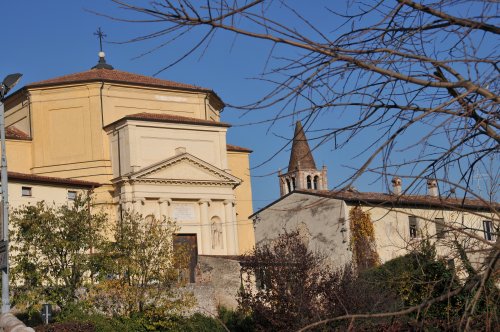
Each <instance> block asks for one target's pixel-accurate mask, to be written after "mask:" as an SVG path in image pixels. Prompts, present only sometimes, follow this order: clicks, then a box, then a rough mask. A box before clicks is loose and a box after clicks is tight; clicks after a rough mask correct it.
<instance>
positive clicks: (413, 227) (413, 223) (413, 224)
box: [408, 216, 418, 239]
mask: <svg viewBox="0 0 500 332" xmlns="http://www.w3.org/2000/svg"><path fill="white" fill-rule="evenodd" d="M408 220H409V223H410V239H415V238H417V237H418V220H417V217H415V216H409V217H408Z"/></svg>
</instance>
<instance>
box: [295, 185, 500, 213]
mask: <svg viewBox="0 0 500 332" xmlns="http://www.w3.org/2000/svg"><path fill="white" fill-rule="evenodd" d="M295 192H296V193H302V194H312V195H317V196H322V197H329V198H334V199H341V200H344V201H346V202H355V203H369V204H371V205H391V206H395V207H396V206H403V205H404V206H419V207H428V208H435V207H439V208H463V209H480V210H483V209H487V210H490V209H491V206H492V205H493V206H494V207H496V206H498V205H499V204H498V203H496V202H493V203H491V204H488V203H487V202H483V201H481V200H478V199H462V198H453V197H448V198H446V197H432V196H425V195H400V196H397V195H393V194H384V193H374V192H358V191H351V190H333V191H329V190H296V191H295ZM498 207H500V206H498Z"/></svg>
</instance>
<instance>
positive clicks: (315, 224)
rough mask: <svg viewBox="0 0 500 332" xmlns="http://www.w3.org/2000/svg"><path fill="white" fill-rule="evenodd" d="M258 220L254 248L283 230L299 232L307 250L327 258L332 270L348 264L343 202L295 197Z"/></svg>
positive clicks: (346, 221) (280, 203)
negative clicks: (306, 244) (304, 238)
mask: <svg viewBox="0 0 500 332" xmlns="http://www.w3.org/2000/svg"><path fill="white" fill-rule="evenodd" d="M258 219H259V220H260V221H258V222H257V223H256V226H255V241H256V243H257V245H259V244H262V243H265V242H266V241H272V239H275V238H277V237H278V236H279V235H280V234H283V233H284V232H285V230H287V231H292V230H295V229H299V230H300V232H301V234H306V235H307V234H308V238H309V243H308V245H309V248H310V249H311V250H314V251H319V252H320V253H323V254H325V255H327V256H328V257H329V258H330V260H331V262H332V265H333V266H335V267H341V266H343V265H345V264H346V263H348V262H349V261H350V260H351V257H352V253H351V251H350V249H349V232H348V220H347V218H346V205H345V203H344V202H343V201H340V200H334V199H324V198H321V197H317V196H312V195H303V194H297V193H294V194H292V195H290V196H287V197H285V198H284V199H282V200H281V201H279V202H278V203H276V204H274V205H272V206H271V207H269V208H267V209H265V210H263V211H261V212H259V214H258ZM343 221H345V222H343ZM343 230H344V231H343Z"/></svg>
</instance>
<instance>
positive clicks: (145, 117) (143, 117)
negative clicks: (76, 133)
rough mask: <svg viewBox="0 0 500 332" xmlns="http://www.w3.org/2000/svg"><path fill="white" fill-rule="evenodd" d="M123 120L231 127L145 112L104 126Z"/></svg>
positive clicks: (219, 123) (223, 123)
mask: <svg viewBox="0 0 500 332" xmlns="http://www.w3.org/2000/svg"><path fill="white" fill-rule="evenodd" d="M124 120H138V121H153V122H155V121H156V122H169V123H183V124H192V125H202V126H216V127H231V125H230V124H229V123H225V122H215V121H210V120H203V119H197V118H189V117H187V116H180V115H172V114H157V113H145V112H144V113H137V114H131V115H126V116H124V117H123V118H121V119H118V120H116V121H114V122H112V123H110V124H108V125H107V126H106V127H109V126H112V125H114V124H116V123H118V122H120V121H124ZM106 127H104V128H106Z"/></svg>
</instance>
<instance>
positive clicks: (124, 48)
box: [0, 0, 386, 210]
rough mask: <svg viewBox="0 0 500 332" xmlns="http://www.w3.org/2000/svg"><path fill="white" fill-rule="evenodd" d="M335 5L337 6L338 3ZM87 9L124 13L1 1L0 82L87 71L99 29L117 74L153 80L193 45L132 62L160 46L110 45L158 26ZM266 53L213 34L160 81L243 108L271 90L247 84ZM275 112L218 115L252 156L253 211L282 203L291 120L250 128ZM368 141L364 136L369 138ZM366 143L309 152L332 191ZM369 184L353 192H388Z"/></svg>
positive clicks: (93, 3)
mask: <svg viewBox="0 0 500 332" xmlns="http://www.w3.org/2000/svg"><path fill="white" fill-rule="evenodd" d="M298 3H301V2H300V1H299V2H298ZM302 4H304V5H302V8H301V10H302V11H301V13H302V14H303V15H306V16H307V15H309V14H310V15H312V13H311V12H310V10H311V9H310V8H309V7H310V6H307V2H302ZM334 6H339V5H338V3H335V4H334ZM86 9H87V10H91V11H92V10H93V11H97V12H102V13H106V14H109V15H112V16H118V15H122V14H123V12H122V11H120V10H118V9H117V8H116V5H115V4H112V3H111V2H109V1H105V0H85V1H84V0H70V1H68V0H48V1H33V0H31V1H28V0H16V1H6V2H4V3H3V4H2V14H3V15H2V19H1V22H2V26H3V27H4V28H3V34H2V39H3V42H2V44H1V45H2V46H1V49H2V66H1V67H0V76H1V77H3V76H5V75H6V74H8V73H12V72H21V73H23V74H24V76H23V79H22V81H21V83H20V86H22V85H25V84H28V83H30V82H34V81H39V80H44V79H48V78H52V77H57V76H61V75H65V74H70V73H74V72H80V71H84V70H87V69H89V68H90V67H92V66H93V65H95V63H96V61H97V52H98V48H99V43H98V40H97V39H96V37H95V36H94V35H93V33H94V32H95V31H96V30H97V28H98V27H101V28H102V29H103V30H104V32H105V33H106V34H107V35H108V37H107V41H108V42H107V43H105V45H104V50H105V52H106V58H107V60H108V62H109V63H110V64H112V65H113V66H114V67H115V68H116V69H120V70H124V71H130V72H134V73H138V74H143V75H153V74H154V73H156V72H157V71H158V70H160V69H161V68H163V67H164V66H165V65H166V64H168V63H170V62H172V61H174V60H176V59H177V58H178V57H179V56H180V55H181V54H182V53H181V52H182V50H187V49H188V48H189V47H191V46H192V41H191V40H184V41H180V42H179V43H177V44H175V46H172V45H167V46H165V47H163V48H161V49H159V50H157V51H155V52H153V53H152V54H150V55H146V56H142V57H138V58H137V56H139V55H141V54H143V53H144V52H145V51H147V50H149V49H150V48H152V47H155V46H157V45H158V44H159V41H151V42H145V43H125V44H117V43H109V41H125V40H127V39H130V38H133V37H135V36H139V35H142V34H144V33H147V32H148V31H149V32H151V31H154V30H155V29H157V28H158V25H156V26H155V25H142V24H125V23H121V22H117V21H113V20H110V19H109V18H106V17H103V16H98V15H95V14H93V13H91V12H89V11H87V10H86ZM318 15H319V16H321V15H325V17H318ZM326 15H327V13H326V12H324V13H321V12H320V13H319V14H317V13H316V14H315V16H314V17H313V18H314V21H315V22H317V24H318V25H320V26H321V25H326V24H329V23H328V22H329V21H328V18H329V16H328V17H327V16H326ZM270 50H271V45H270V44H269V43H266V42H256V41H254V40H251V39H249V38H245V37H241V36H240V37H236V38H234V37H233V36H230V35H228V34H218V35H216V37H215V39H214V40H213V43H212V45H211V47H210V48H208V49H207V50H206V52H205V53H204V54H203V55H202V56H201V54H200V52H198V53H195V54H194V56H191V57H190V58H188V59H187V60H185V61H182V62H180V63H179V64H177V65H176V66H174V67H173V68H170V69H168V70H166V71H164V72H162V73H160V74H159V75H157V77H158V78H163V79H168V80H173V81H179V82H184V83H189V84H195V85H199V86H203V87H207V88H211V89H213V90H214V91H216V92H217V94H218V95H219V96H220V97H221V98H222V99H223V100H224V101H226V102H227V103H230V104H245V103H249V102H251V101H254V100H256V99H257V98H258V97H259V96H261V95H262V94H263V93H264V92H265V91H266V90H267V88H269V86H267V85H266V84H265V83H263V82H262V81H259V80H253V79H250V78H252V77H256V76H257V75H258V74H259V73H260V72H262V71H263V70H264V69H265V62H266V61H265V60H266V58H267V56H268V54H269V52H270ZM277 111H279V110H272V109H267V110H264V111H255V112H250V113H248V114H246V115H244V114H243V112H242V111H239V110H235V109H232V108H226V109H225V110H224V112H223V115H222V119H223V121H225V122H229V123H231V124H233V127H232V128H231V129H230V131H229V134H228V143H230V144H235V145H240V146H244V147H248V148H251V149H252V150H254V152H253V154H252V155H251V165H252V170H251V174H252V179H253V180H252V185H253V197H254V209H255V210H257V209H258V208H260V207H263V206H264V205H266V204H268V203H269V202H271V201H273V200H274V199H276V198H278V197H279V188H278V180H277V176H276V172H277V170H278V169H279V168H281V169H286V167H287V164H288V158H289V148H290V147H289V146H288V147H287V148H285V149H283V150H282V151H281V152H279V153H278V151H280V149H281V148H282V147H283V146H284V145H285V144H286V143H287V141H288V139H290V138H291V137H292V136H293V123H294V120H295V119H293V118H287V119H284V120H281V121H279V122H278V123H275V124H273V125H272V126H270V125H269V123H262V124H253V125H249V124H251V123H254V122H260V121H262V120H265V119H269V118H270V117H271V116H272V115H273V114H272V113H273V112H277ZM324 121H331V122H332V123H335V122H336V121H341V120H340V118H338V117H325V118H320V119H319V121H318V122H317V123H316V124H315V126H314V127H312V128H311V130H314V129H320V128H324V127H328V126H327V125H325V122H324ZM318 123H319V125H317V124H318ZM322 125H323V127H321V126H322ZM367 135H368V137H369V133H368V134H367ZM365 137H366V136H365ZM365 144H366V138H365V139H363V138H357V139H354V140H353V141H352V142H350V144H349V145H348V146H347V147H346V148H343V149H335V148H334V145H333V143H332V142H330V143H328V144H324V145H322V146H320V147H318V148H317V149H316V150H315V151H314V156H315V159H316V163H317V166H318V167H321V166H322V165H323V164H324V165H326V166H327V167H328V174H329V185H330V187H331V188H333V187H335V186H337V185H339V184H340V183H341V182H342V180H344V179H345V178H346V177H347V176H348V175H349V174H351V172H352V170H351V169H350V166H349V165H359V164H360V163H361V161H362V159H360V158H355V156H356V155H357V153H358V152H360V151H361V149H362V147H363V146H364V145H365ZM312 145H314V142H312ZM269 159H270V160H269ZM268 160H269V161H268ZM374 179H375V177H373V176H365V177H363V178H361V179H360V180H359V181H357V182H356V187H357V188H358V189H360V190H364V191H386V185H385V184H384V183H382V182H381V181H374Z"/></svg>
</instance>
